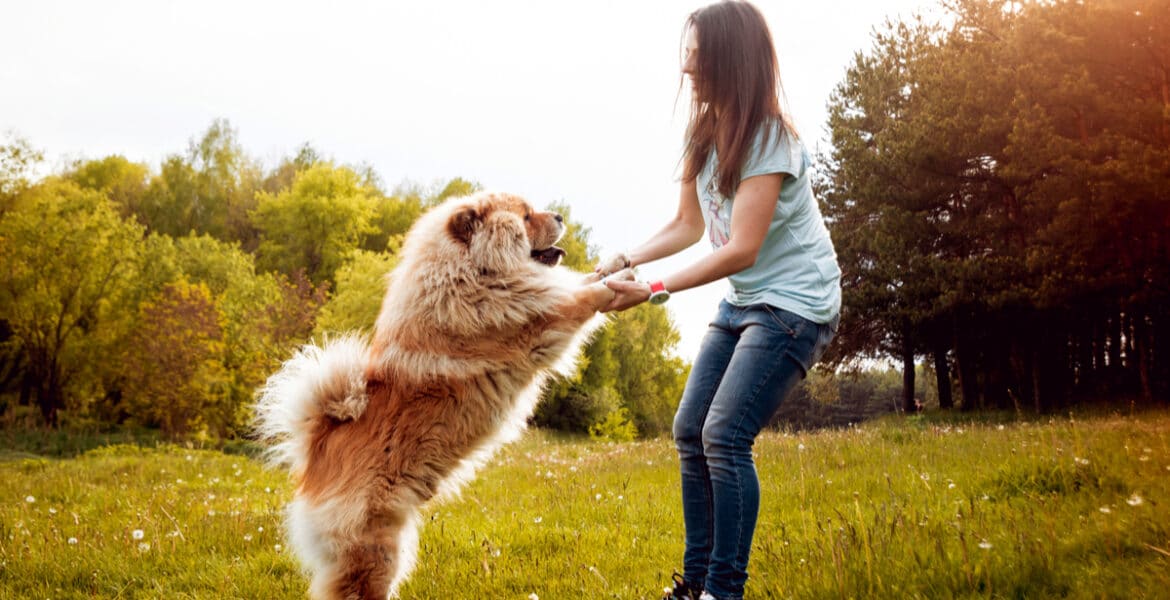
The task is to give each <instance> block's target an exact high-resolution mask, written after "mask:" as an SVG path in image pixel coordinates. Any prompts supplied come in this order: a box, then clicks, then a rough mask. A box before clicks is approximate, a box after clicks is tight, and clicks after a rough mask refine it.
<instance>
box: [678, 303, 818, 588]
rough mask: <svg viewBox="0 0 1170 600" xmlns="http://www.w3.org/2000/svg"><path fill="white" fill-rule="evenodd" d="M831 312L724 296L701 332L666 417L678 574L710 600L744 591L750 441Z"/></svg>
mask: <svg viewBox="0 0 1170 600" xmlns="http://www.w3.org/2000/svg"><path fill="white" fill-rule="evenodd" d="M836 329H837V319H833V321H832V322H831V323H827V324H823V325H821V324H817V323H814V322H812V321H809V320H808V319H805V318H804V317H801V316H799V315H796V314H793V313H791V312H788V311H786V310H781V309H779V308H776V307H773V306H768V305H766V304H755V305H751V306H735V305H733V304H730V303H728V302H726V301H723V302H721V303H720V304H719V311H718V313H717V314H716V316H715V320H714V321H713V322H712V323H711V326H710V328H709V329H708V331H707V335H706V337H704V338H703V342H702V345H701V346H700V348H699V354H698V356H697V357H696V358H695V363H694V365H693V366H692V367H691V375H690V378H689V379H687V385H686V390H685V391H684V392H683V397H682V401H681V403H680V404H679V407H678V412H677V413H676V414H675V416H674V440H675V445H676V446H677V447H678V455H679V462H680V470H681V472H682V501H683V520H684V524H685V525H686V552H685V554H684V555H683V578H684V579H686V581H687V583H688V584H690V585H702V586H703V588H704V589H705V590H706V591H707V592H708V593H710V594H711V595H712V596H714V597H716V598H718V599H719V600H739V599H741V598H743V588H744V584H745V583H746V582H747V564H748V552H749V551H750V550H751V545H752V534H753V533H754V532H755V528H756V517H757V515H758V513H759V506H760V483H759V479H758V478H757V476H756V465H755V462H753V460H752V445H753V444H754V443H755V439H756V435H757V434H759V433H760V429H762V428H763V427H764V426H765V425H767V424H768V421H769V419H770V418H771V417H772V415H773V414H774V413H775V412H776V409H777V408H778V407H779V406H780V402H781V401H782V400H783V399H784V397H785V396H786V395H788V393H789V392H790V391H792V389H793V388H794V387H796V384H797V383H798V382H799V381H800V380H801V379H803V378H804V376H805V374H806V373H807V372H808V370H809V369H810V368H812V366H813V364H814V363H816V361H817V360H818V359H819V358H820V357H821V354H822V353H823V352H824V350H825V348H826V347H827V346H828V345H829V342H830V341H831V340H832V339H833V335H834V334H835V332H836Z"/></svg>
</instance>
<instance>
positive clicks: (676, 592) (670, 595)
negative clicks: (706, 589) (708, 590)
mask: <svg viewBox="0 0 1170 600" xmlns="http://www.w3.org/2000/svg"><path fill="white" fill-rule="evenodd" d="M670 578H671V580H673V581H674V587H673V588H662V600H699V599H700V598H701V597H702V596H701V594H703V588H692V587H691V586H689V585H687V582H686V580H684V579H683V576H682V575H680V574H679V573H678V572H677V571H676V572H675V573H674V574H673V575H671V576H670ZM709 597H710V596H708V598H709Z"/></svg>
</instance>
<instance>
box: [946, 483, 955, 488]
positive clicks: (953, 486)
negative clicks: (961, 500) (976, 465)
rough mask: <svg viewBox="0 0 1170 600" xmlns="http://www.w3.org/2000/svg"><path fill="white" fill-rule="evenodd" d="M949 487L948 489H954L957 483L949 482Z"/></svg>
mask: <svg viewBox="0 0 1170 600" xmlns="http://www.w3.org/2000/svg"><path fill="white" fill-rule="evenodd" d="M947 489H948V490H953V489H955V484H953V483H948V484H947Z"/></svg>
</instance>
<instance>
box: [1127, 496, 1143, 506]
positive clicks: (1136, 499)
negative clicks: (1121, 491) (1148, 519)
mask: <svg viewBox="0 0 1170 600" xmlns="http://www.w3.org/2000/svg"><path fill="white" fill-rule="evenodd" d="M1125 503H1126V504H1128V505H1130V506H1141V504H1142V497H1141V496H1139V495H1137V494H1134V495H1132V496H1130V497H1129V498H1127V499H1126V500H1125Z"/></svg>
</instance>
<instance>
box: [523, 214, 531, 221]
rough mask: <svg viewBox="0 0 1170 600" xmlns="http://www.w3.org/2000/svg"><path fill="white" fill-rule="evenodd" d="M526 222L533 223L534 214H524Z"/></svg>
mask: <svg viewBox="0 0 1170 600" xmlns="http://www.w3.org/2000/svg"><path fill="white" fill-rule="evenodd" d="M524 220H525V221H531V220H532V213H524Z"/></svg>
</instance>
